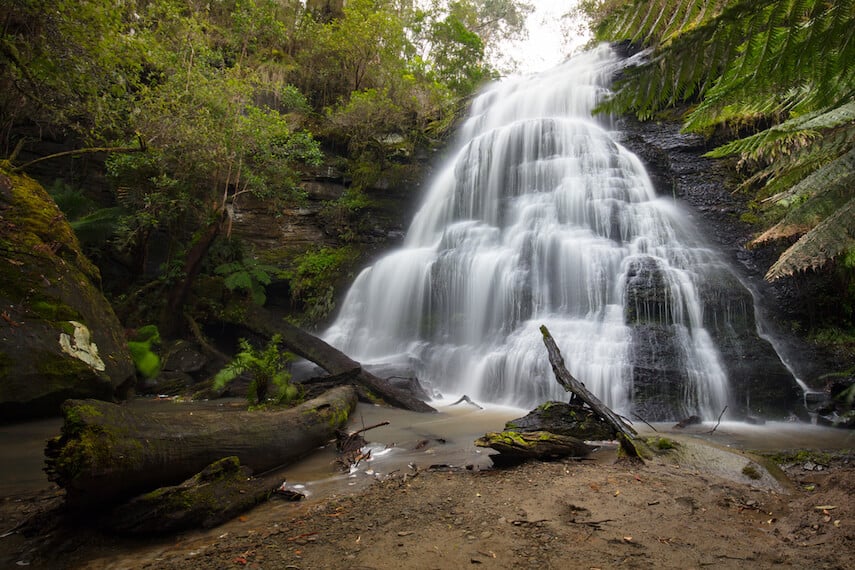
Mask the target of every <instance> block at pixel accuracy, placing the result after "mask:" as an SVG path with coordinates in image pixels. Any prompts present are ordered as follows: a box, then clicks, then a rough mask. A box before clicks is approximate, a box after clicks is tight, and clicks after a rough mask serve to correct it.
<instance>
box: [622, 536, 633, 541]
mask: <svg viewBox="0 0 855 570" xmlns="http://www.w3.org/2000/svg"><path fill="white" fill-rule="evenodd" d="M623 539H624V540H625V541H626V542H632V537H631V536H625V537H623Z"/></svg>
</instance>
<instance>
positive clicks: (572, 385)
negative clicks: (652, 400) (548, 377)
mask: <svg viewBox="0 0 855 570" xmlns="http://www.w3.org/2000/svg"><path fill="white" fill-rule="evenodd" d="M540 332H541V333H543V344H545V345H546V350H547V351H548V352H549V363H550V364H552V371H553V372H554V373H555V379H556V380H557V381H558V383H559V384H561V386H562V387H563V388H564V389H565V390H567V391H568V392H571V393H572V394H574V395H575V396H576V397H577V398H579V399H581V400H582V401H583V402H585V403H586V404H588V407H590V408H591V409H592V410H594V412H596V413H597V414H598V415H599V416H600V417H602V418H603V419H604V420H606V421H607V422H608V423H609V424H611V425H612V427H614V429H615V431H616V432H618V433H622V434H624V435H625V436H627V437H628V438H630V439H634V438H635V436H636V435H638V434H637V432H636V431H635V430H634V429H633V428H632V427H631V426H629V425H628V424H627V423H626V422H624V421H623V420H622V419H621V418H620V416H618V415H617V414H616V413H614V412H613V411H611V410H610V409H609V408H608V407H607V406H606V405H605V404H603V403H602V402H601V401H600V399H599V398H597V397H596V396H595V395H594V394H592V393H591V392H590V391H589V390H588V389H587V388H586V387H585V385H584V384H582V383H581V382H579V381H578V380H577V379H576V378H575V377H574V376H573V375H572V374H570V372H569V371H568V370H567V367H566V366H564V357H562V356H561V351H560V350H558V345H556V344H555V339H553V338H552V335H551V334H550V333H549V329H547V328H546V326H545V325H544V326H541V327H540Z"/></svg>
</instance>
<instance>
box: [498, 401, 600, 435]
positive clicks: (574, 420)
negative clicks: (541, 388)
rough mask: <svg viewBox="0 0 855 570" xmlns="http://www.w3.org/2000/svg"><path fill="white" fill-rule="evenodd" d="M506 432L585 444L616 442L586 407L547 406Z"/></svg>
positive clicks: (515, 422)
mask: <svg viewBox="0 0 855 570" xmlns="http://www.w3.org/2000/svg"><path fill="white" fill-rule="evenodd" d="M505 430H506V431H518V432H536V431H544V432H549V433H554V434H559V435H566V436H570V437H574V438H576V439H580V440H583V441H604V440H610V439H614V437H615V435H614V431H613V430H612V428H611V426H609V424H607V423H606V422H604V421H603V420H602V419H601V418H599V417H598V416H597V415H596V414H595V413H594V412H593V411H591V410H590V409H589V408H586V407H584V406H578V405H574V404H567V403H564V402H546V403H545V404H541V405H540V406H538V407H537V408H535V409H534V410H532V411H531V412H529V413H528V415H526V416H524V417H522V418H518V419H515V420H511V421H509V422H508V423H506V424H505Z"/></svg>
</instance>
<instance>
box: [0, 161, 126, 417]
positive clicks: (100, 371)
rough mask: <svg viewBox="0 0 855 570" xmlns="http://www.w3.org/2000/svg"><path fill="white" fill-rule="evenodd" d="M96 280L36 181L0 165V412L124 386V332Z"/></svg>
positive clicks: (111, 394)
mask: <svg viewBox="0 0 855 570" xmlns="http://www.w3.org/2000/svg"><path fill="white" fill-rule="evenodd" d="M99 282H100V275H99V273H98V269H97V268H96V267H95V266H94V265H93V264H92V263H91V262H90V261H89V260H88V259H87V258H86V256H84V255H83V253H82V251H81V249H80V244H79V242H78V241H77V238H76V237H75V235H74V232H73V231H72V229H71V227H70V226H69V225H68V222H67V221H66V220H65V218H64V216H63V215H62V213H61V212H60V210H59V208H57V206H56V204H55V203H54V202H53V201H52V200H51V198H50V196H49V195H48V194H47V192H45V190H44V188H42V186H41V185H40V184H39V183H38V182H36V181H34V180H33V179H31V178H29V177H27V176H25V175H19V174H15V173H12V172H10V171H9V170H8V169H7V167H6V166H5V165H2V164H0V421H11V420H22V419H27V418H32V417H38V416H45V415H58V414H59V405H60V404H61V403H62V402H63V401H64V400H66V399H67V398H99V399H108V400H109V399H114V398H122V397H124V396H126V395H127V391H128V390H130V389H131V388H132V387H133V383H134V367H133V363H132V362H131V358H130V355H129V353H128V349H127V345H126V342H125V336H124V331H123V329H122V327H121V324H120V323H119V320H118V319H117V318H116V315H115V314H114V313H113V310H112V308H111V307H110V305H109V303H107V300H106V299H105V298H104V296H103V295H102V294H101V292H100V291H99V289H98V287H97V286H96V284H97V283H99Z"/></svg>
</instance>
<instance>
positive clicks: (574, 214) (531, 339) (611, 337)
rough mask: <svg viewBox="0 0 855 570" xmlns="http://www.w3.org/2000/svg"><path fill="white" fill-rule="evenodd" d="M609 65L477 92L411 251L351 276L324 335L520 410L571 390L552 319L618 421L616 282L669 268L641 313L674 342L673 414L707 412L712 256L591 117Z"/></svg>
mask: <svg viewBox="0 0 855 570" xmlns="http://www.w3.org/2000/svg"><path fill="white" fill-rule="evenodd" d="M619 65H620V64H619V62H618V59H617V57H616V56H615V55H614V54H613V52H612V51H611V50H610V49H609V48H608V47H605V46H603V47H600V48H597V49H595V50H593V51H591V52H588V53H585V54H582V55H581V56H578V57H575V58H573V59H572V60H570V61H568V62H567V63H565V64H563V65H561V66H559V67H557V68H555V69H553V70H551V71H549V72H546V73H543V74H540V75H537V76H533V77H527V78H515V79H511V80H506V81H504V82H501V83H498V84H496V85H494V86H492V87H491V88H490V89H488V90H487V91H485V92H484V93H483V94H482V95H480V96H479V97H478V98H477V99H476V100H475V101H474V102H473V105H472V110H471V115H470V118H469V119H468V120H467V121H466V123H465V124H464V126H463V127H462V130H461V133H460V138H459V141H460V143H459V147H458V148H459V150H458V152H457V153H456V155H454V156H453V157H452V158H451V159H450V160H449V161H448V163H447V164H446V165H445V167H444V168H443V170H442V171H441V173H440V174H439V175H438V176H437V177H436V179H435V181H434V182H433V184H432V186H431V188H430V190H429V192H428V194H427V197H426V199H425V201H424V204H423V206H422V208H421V210H420V211H419V212H418V214H417V215H416V216H415V219H414V220H413V222H412V225H411V227H410V229H409V232H408V234H407V238H406V241H405V244H404V246H403V247H402V248H401V249H399V250H397V251H395V252H393V253H391V254H389V255H388V256H386V257H384V258H383V259H381V260H380V261H378V262H377V263H376V264H375V265H374V266H372V267H369V268H367V269H365V270H364V271H363V272H362V273H361V274H360V275H359V276H358V278H357V279H356V281H355V282H354V284H353V286H352V287H351V290H350V292H349V293H348V295H347V297H346V299H345V301H344V303H343V305H342V308H341V312H340V315H339V317H338V319H337V321H336V322H335V323H334V324H333V325H332V327H331V328H330V329H329V330H328V331H327V332H326V334H325V338H326V339H327V341H328V342H330V343H331V344H333V345H334V346H336V347H338V348H340V349H341V350H343V351H344V352H345V353H347V354H348V355H350V356H352V357H353V358H355V359H356V360H359V361H361V362H363V363H365V364H376V363H386V364H396V365H402V366H406V367H409V368H410V369H412V370H414V371H415V373H416V374H417V375H418V377H419V379H420V380H422V382H424V383H427V384H428V385H429V386H431V387H433V388H434V389H436V390H439V391H441V392H443V393H444V394H445V395H446V396H447V395H449V394H451V393H453V394H468V395H469V396H470V397H472V398H473V399H475V400H476V401H482V402H483V401H487V402H496V403H502V404H507V405H513V406H531V405H536V404H539V403H540V402H542V401H544V400H546V399H553V398H566V396H565V394H564V393H563V391H562V390H561V388H560V387H559V386H558V384H557V383H556V382H555V380H554V379H553V377H552V372H551V369H550V366H549V362H548V360H547V354H546V349H545V348H544V345H543V342H542V339H541V334H540V331H539V330H538V327H539V326H540V325H541V324H545V325H547V327H549V329H550V331H551V333H552V335H553V337H554V338H555V339H556V342H557V343H558V345H559V347H560V348H561V351H562V353H563V355H564V359H565V362H566V364H567V367H568V369H569V370H570V371H571V372H572V373H573V374H574V375H575V376H576V377H577V378H579V379H580V380H581V381H583V382H584V383H585V384H586V385H587V387H588V388H589V389H591V390H592V391H593V392H594V393H596V394H597V395H598V396H599V397H600V398H602V399H603V400H604V401H605V403H606V404H607V405H609V406H610V407H612V408H614V409H618V410H621V411H623V412H624V413H628V411H629V409H630V406H631V395H632V370H633V352H634V351H633V346H632V342H631V340H632V339H631V337H632V330H631V329H630V327H629V326H627V324H625V315H626V312H627V309H628V308H630V307H626V304H627V302H628V298H627V291H626V284H627V282H628V280H631V279H633V276H635V275H636V272H637V268H638V267H639V266H640V264H641V263H646V264H647V266H653V267H656V268H657V269H658V271H659V273H658V275H661V276H662V277H661V279H660V281H661V283H660V284H659V286H660V287H662V286H664V287H666V291H665V295H666V299H667V302H666V305H665V310H664V313H665V314H659V315H648V313H650V312H657V311H658V312H659V313H662V312H663V310H662V306H663V305H662V304H661V303H660V304H659V305H647V304H644V303H642V304H638V303H637V302H636V304H638V306H635V307H634V309H635V311H636V313H638V314H642V315H647V316H651V317H653V318H658V319H660V321H661V322H665V323H667V325H668V326H669V327H670V328H671V329H672V334H674V335H675V336H676V338H677V339H678V341H679V342H678V343H677V344H678V347H679V348H678V351H679V355H677V358H678V360H679V361H680V362H681V363H682V367H683V374H682V376H683V377H684V378H685V387H684V388H683V394H684V395H683V397H684V407H683V410H685V411H688V412H690V413H698V414H700V415H703V416H704V417H707V418H710V417H712V418H714V417H715V416H716V415H717V414H718V412H719V411H720V410H721V409H722V408H723V406H724V405H725V404H726V403H727V398H728V379H727V376H726V373H725V372H724V367H723V366H722V362H721V356H720V354H719V352H718V350H717V349H716V347H715V346H714V344H713V341H712V340H711V336H710V334H708V332H707V330H706V329H705V328H704V323H703V319H702V317H703V307H702V305H701V301H700V296H699V294H698V289H697V287H698V284H699V283H701V282H703V280H704V279H705V277H704V272H708V271H716V268H721V267H723V265H722V264H721V262H720V261H719V260H718V258H717V256H716V255H715V254H714V253H713V252H711V251H710V250H708V249H707V248H706V247H705V246H704V245H703V244H702V243H699V242H698V241H697V240H696V239H695V238H694V237H693V236H695V235H696V233H697V232H696V230H695V229H694V228H693V227H692V226H691V225H690V224H689V223H688V222H687V221H686V220H685V216H684V215H683V214H682V213H681V211H680V210H679V208H678V207H677V206H676V205H675V204H674V203H673V201H671V200H669V199H665V198H660V197H657V196H656V194H655V192H654V189H653V187H652V185H651V183H650V180H649V178H648V176H647V174H646V173H645V171H644V168H643V167H642V165H641V163H640V161H639V159H638V158H637V157H636V156H635V155H633V154H632V153H630V152H629V151H628V150H626V149H625V148H623V147H622V146H620V145H619V144H618V143H617V142H615V139H614V138H613V136H612V134H611V133H610V132H609V130H608V128H609V126H608V125H605V124H602V123H601V122H598V121H595V120H594V119H592V117H591V110H592V109H593V107H594V106H595V105H596V103H597V102H598V101H600V100H601V99H602V97H603V96H604V95H605V94H606V93H607V82H608V81H609V79H610V77H611V75H612V74H613V73H614V71H615V70H616V69H617V66H619ZM657 307H659V308H657Z"/></svg>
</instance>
